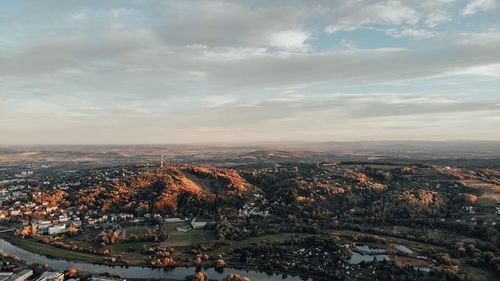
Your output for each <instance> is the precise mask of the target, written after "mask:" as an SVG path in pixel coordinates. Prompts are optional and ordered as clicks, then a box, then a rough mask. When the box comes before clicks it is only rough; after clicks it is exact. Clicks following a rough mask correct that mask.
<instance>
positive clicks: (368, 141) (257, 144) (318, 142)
mask: <svg viewBox="0 0 500 281" xmlns="http://www.w3.org/2000/svg"><path fill="white" fill-rule="evenodd" d="M330 143H331V144H334V143H339V144H349V143H499V144H500V140H473V139H469V140H467V139H455V140H417V139H416V140H346V141H337V140H331V141H255V142H204V143H202V142H200V143H194V142H193V143H46V144H44V143H26V144H1V143H0V146H1V147H9V146H21V147H22V146H168V145H174V146H250V145H255V146H260V145H308V144H330Z"/></svg>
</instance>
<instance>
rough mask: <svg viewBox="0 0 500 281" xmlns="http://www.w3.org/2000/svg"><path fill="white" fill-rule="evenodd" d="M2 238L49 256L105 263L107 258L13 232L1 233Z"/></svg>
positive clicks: (24, 248) (25, 248) (27, 249)
mask: <svg viewBox="0 0 500 281" xmlns="http://www.w3.org/2000/svg"><path fill="white" fill-rule="evenodd" d="M0 239H4V240H5V241H8V242H9V243H12V244H13V245H15V246H17V247H19V248H21V249H23V250H26V251H28V252H31V253H34V254H38V255H42V256H46V257H49V258H58V259H64V260H68V261H82V262H88V263H97V264H105V258H104V257H103V256H100V255H93V254H89V253H83V252H75V251H70V250H66V249H61V248H57V247H54V246H51V245H47V244H43V243H40V242H36V241H32V240H29V239H22V238H18V237H16V236H15V235H13V234H12V233H1V234H0Z"/></svg>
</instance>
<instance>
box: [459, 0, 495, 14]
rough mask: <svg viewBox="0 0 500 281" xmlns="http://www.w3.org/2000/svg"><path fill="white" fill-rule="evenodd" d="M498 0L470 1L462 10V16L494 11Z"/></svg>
mask: <svg viewBox="0 0 500 281" xmlns="http://www.w3.org/2000/svg"><path fill="white" fill-rule="evenodd" d="M497 6H498V0H470V1H469V3H468V4H467V6H465V8H464V9H463V10H462V15H473V14H475V13H477V12H484V11H490V10H494V9H496V8H497Z"/></svg>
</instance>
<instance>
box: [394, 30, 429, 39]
mask: <svg viewBox="0 0 500 281" xmlns="http://www.w3.org/2000/svg"><path fill="white" fill-rule="evenodd" d="M385 33H386V34H387V35H390V36H392V37H396V38H401V37H408V38H411V39H424V38H432V37H435V36H436V32H434V31H429V30H425V29H415V28H407V29H394V28H390V29H387V30H386V31H385Z"/></svg>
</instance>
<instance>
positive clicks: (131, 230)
mask: <svg viewBox="0 0 500 281" xmlns="http://www.w3.org/2000/svg"><path fill="white" fill-rule="evenodd" d="M149 229H150V228H149V227H147V226H130V227H126V228H125V230H126V231H127V238H130V236H131V235H137V236H142V235H145V234H146V233H148V231H149Z"/></svg>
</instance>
